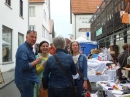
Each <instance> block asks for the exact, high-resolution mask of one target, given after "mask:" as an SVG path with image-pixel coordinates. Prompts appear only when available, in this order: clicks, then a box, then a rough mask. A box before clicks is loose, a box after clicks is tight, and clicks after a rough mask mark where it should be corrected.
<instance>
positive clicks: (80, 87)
mask: <svg viewBox="0 0 130 97" xmlns="http://www.w3.org/2000/svg"><path fill="white" fill-rule="evenodd" d="M74 83H75V86H77V90H78V97H84V96H83V95H82V92H83V91H84V89H83V80H81V79H80V80H78V79H75V80H74Z"/></svg>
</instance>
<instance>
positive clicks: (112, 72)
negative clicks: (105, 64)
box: [105, 69, 116, 81]
mask: <svg viewBox="0 0 130 97" xmlns="http://www.w3.org/2000/svg"><path fill="white" fill-rule="evenodd" d="M105 73H106V74H107V75H109V76H110V79H111V80H113V81H115V79H116V70H115V69H113V70H106V72H105Z"/></svg>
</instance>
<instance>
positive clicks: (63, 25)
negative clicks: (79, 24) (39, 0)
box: [50, 0, 72, 37]
mask: <svg viewBox="0 0 130 97" xmlns="http://www.w3.org/2000/svg"><path fill="white" fill-rule="evenodd" d="M50 8H51V19H53V20H54V29H55V32H56V36H57V35H62V36H64V37H69V35H68V34H72V25H71V24H70V0H50Z"/></svg>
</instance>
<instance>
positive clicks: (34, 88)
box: [15, 30, 88, 97]
mask: <svg viewBox="0 0 130 97" xmlns="http://www.w3.org/2000/svg"><path fill="white" fill-rule="evenodd" d="M36 40H37V32H36V31H30V30H29V31H27V35H26V41H25V42H24V43H23V44H22V45H20V46H19V47H18V49H17V52H16V66H15V84H16V86H17V88H18V89H19V91H20V93H21V97H38V94H39V89H40V87H42V79H44V81H45V82H46V83H47V85H48V97H73V83H74V85H76V86H77V90H78V97H84V95H81V92H82V91H83V90H87V89H88V87H87V80H88V77H87V59H86V56H84V55H82V54H80V52H79V48H80V46H79V43H78V42H72V43H71V44H70V49H69V47H67V48H66V49H65V47H66V41H65V38H64V37H62V36H58V37H55V38H54V40H53V43H51V44H50V46H49V43H48V42H47V41H42V42H41V43H40V44H39V47H38V53H37V55H35V54H34V52H33V47H32V46H33V45H34V44H35V43H36ZM54 56H55V57H57V59H58V61H59V62H60V63H61V64H62V67H63V68H64V70H65V71H66V73H67V74H68V75H69V76H70V78H71V79H72V80H73V82H71V81H70V79H69V78H67V76H66V75H65V74H64V72H63V71H62V70H61V68H60V67H59V66H58V64H59V62H57V61H56V59H55V57H54ZM77 70H79V71H80V72H81V74H82V76H83V79H82V77H81V76H80V75H79V74H78V72H77ZM59 94H60V96H59Z"/></svg>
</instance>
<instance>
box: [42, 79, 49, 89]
mask: <svg viewBox="0 0 130 97" xmlns="http://www.w3.org/2000/svg"><path fill="white" fill-rule="evenodd" d="M42 88H43V89H47V88H48V83H46V81H45V79H44V78H42Z"/></svg>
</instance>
